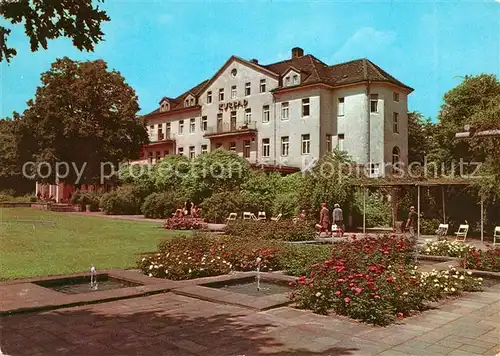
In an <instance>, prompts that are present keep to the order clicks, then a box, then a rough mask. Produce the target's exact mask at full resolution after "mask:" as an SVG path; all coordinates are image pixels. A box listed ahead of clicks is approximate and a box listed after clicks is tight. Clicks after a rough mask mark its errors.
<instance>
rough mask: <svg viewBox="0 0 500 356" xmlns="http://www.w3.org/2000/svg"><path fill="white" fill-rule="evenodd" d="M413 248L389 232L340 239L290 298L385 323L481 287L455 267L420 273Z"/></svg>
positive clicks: (307, 305)
mask: <svg viewBox="0 0 500 356" xmlns="http://www.w3.org/2000/svg"><path fill="white" fill-rule="evenodd" d="M414 248H415V246H414V242H413V241H412V240H410V239H407V238H404V237H389V236H385V237H380V238H373V239H372V238H364V239H360V240H354V241H353V242H351V243H344V244H340V245H339V246H338V247H336V248H334V250H333V254H332V258H331V259H329V260H327V261H324V262H322V263H319V264H316V265H314V266H312V271H311V272H310V274H309V275H307V276H301V277H300V278H299V279H298V280H297V282H296V284H295V285H296V289H295V291H294V292H293V293H292V295H291V298H292V299H293V300H294V301H295V302H296V303H297V305H298V306H299V307H302V308H307V309H311V310H313V311H314V312H316V313H321V314H326V313H328V312H329V311H334V312H335V313H337V314H340V315H346V316H349V317H351V318H354V319H358V320H361V321H365V322H368V323H373V324H379V325H387V324H389V323H391V322H393V321H394V320H395V319H397V318H402V317H405V316H407V315H410V314H412V313H414V312H415V311H419V310H422V309H424V308H425V307H426V302H428V301H432V300H439V299H441V298H444V297H445V296H447V295H456V294H459V293H461V292H463V291H475V290H478V289H480V280H478V279H474V278H472V277H471V276H469V275H467V274H464V273H460V272H458V273H457V271H456V270H450V271H448V272H435V271H434V272H431V273H429V274H421V273H420V272H419V271H418V269H417V267H415V266H413V265H412V263H411V261H412V256H413V252H414ZM452 275H453V276H457V277H453V276H452ZM462 277H463V278H462Z"/></svg>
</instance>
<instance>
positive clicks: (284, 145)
mask: <svg viewBox="0 0 500 356" xmlns="http://www.w3.org/2000/svg"><path fill="white" fill-rule="evenodd" d="M289 151H290V138H289V137H288V136H283V137H281V155H282V156H288V152H289Z"/></svg>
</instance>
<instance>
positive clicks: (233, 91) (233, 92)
mask: <svg viewBox="0 0 500 356" xmlns="http://www.w3.org/2000/svg"><path fill="white" fill-rule="evenodd" d="M236 94H237V93H236V85H233V86H232V87H231V99H236V96H237V95H236Z"/></svg>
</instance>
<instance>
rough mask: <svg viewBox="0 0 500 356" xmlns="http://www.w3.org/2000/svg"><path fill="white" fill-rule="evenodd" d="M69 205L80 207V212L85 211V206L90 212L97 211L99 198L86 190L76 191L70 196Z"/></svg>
mask: <svg viewBox="0 0 500 356" xmlns="http://www.w3.org/2000/svg"><path fill="white" fill-rule="evenodd" d="M70 203H71V204H75V205H80V207H81V209H82V211H85V209H86V206H87V205H90V211H99V197H98V196H97V194H96V193H93V192H89V191H87V190H77V191H76V192H75V193H74V194H73V195H72V196H71V200H70Z"/></svg>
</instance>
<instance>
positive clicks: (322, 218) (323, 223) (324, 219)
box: [316, 203, 330, 235]
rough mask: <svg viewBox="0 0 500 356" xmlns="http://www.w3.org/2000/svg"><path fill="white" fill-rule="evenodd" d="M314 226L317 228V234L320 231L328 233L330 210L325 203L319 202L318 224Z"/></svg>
mask: <svg viewBox="0 0 500 356" xmlns="http://www.w3.org/2000/svg"><path fill="white" fill-rule="evenodd" d="M316 228H317V229H319V234H320V235H321V233H322V232H326V233H328V231H329V229H330V212H329V211H328V208H327V207H326V203H321V210H320V212H319V224H317V225H316Z"/></svg>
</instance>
